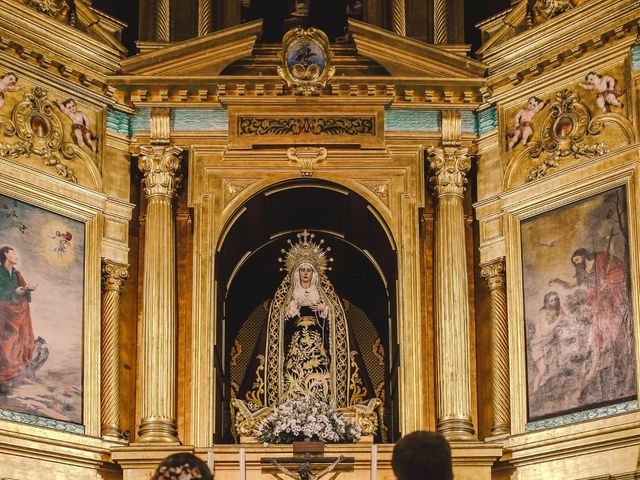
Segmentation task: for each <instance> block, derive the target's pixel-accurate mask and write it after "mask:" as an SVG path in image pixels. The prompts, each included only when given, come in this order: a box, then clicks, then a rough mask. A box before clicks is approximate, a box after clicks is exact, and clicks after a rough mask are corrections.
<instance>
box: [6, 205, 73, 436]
mask: <svg viewBox="0 0 640 480" xmlns="http://www.w3.org/2000/svg"><path fill="white" fill-rule="evenodd" d="M84 239H85V234H84V224H83V223H82V222H78V221H76V220H71V219H69V218H65V217H62V216H61V215H57V214H55V213H51V212H49V211H47V210H44V209H41V208H38V207H34V206H31V205H28V204H26V203H23V202H20V201H17V200H14V199H12V198H9V197H6V196H3V195H0V247H1V246H5V245H8V246H11V247H13V248H14V250H15V251H16V253H17V254H18V261H19V263H18V265H16V270H18V271H19V272H21V273H22V275H23V276H24V278H25V281H26V282H27V284H28V285H37V288H36V290H35V291H33V292H32V294H31V305H30V310H31V321H32V325H33V333H34V337H35V338H36V339H37V338H38V337H42V338H43V339H44V340H45V341H46V344H45V346H46V347H47V348H48V349H49V357H48V358H47V360H46V361H45V362H44V364H43V365H42V367H41V368H40V369H38V370H37V372H36V374H35V378H26V377H25V376H21V377H19V378H16V379H14V381H13V385H12V386H11V388H10V390H9V392H8V393H6V394H1V395H0V408H1V409H4V410H10V411H13V412H19V413H26V414H31V415H38V416H41V417H48V418H53V419H57V420H62V421H67V422H73V423H82V348H83V342H82V332H83V298H84V295H83V291H84Z"/></svg>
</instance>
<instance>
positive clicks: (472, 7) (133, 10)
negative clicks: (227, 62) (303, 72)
mask: <svg viewBox="0 0 640 480" xmlns="http://www.w3.org/2000/svg"><path fill="white" fill-rule="evenodd" d="M178 1H180V0H178ZM238 1H240V0H238ZM323 1H325V2H326V0H323ZM425 1H426V0H425ZM329 3H330V2H329ZM325 4H327V5H328V3H325ZM93 5H94V6H95V7H97V8H99V9H100V10H102V11H104V12H106V13H108V14H109V15H112V16H114V17H116V18H118V19H120V20H122V21H124V22H126V23H127V24H128V25H129V26H128V27H127V29H126V30H125V32H124V38H123V43H124V44H125V45H126V46H127V47H128V48H129V51H130V52H131V53H132V54H133V53H135V41H136V40H137V39H138V23H139V11H138V10H139V6H138V5H139V2H138V0H129V1H126V2H123V1H122V0H93ZM509 5H510V1H509V0H485V1H483V2H479V1H477V0H464V17H465V22H464V23H465V25H464V28H465V42H466V43H469V44H471V45H472V51H475V50H477V48H478V47H479V46H480V33H479V31H478V30H477V29H476V27H475V24H476V23H478V22H480V21H482V20H483V19H485V18H488V17H490V16H492V15H495V14H496V13H498V12H500V11H502V10H504V9H506V8H508V7H509ZM407 15H411V12H407ZM321 16H322V15H321ZM325 16H326V15H325ZM145 18H147V19H148V20H149V21H152V18H151V16H150V15H148V16H145Z"/></svg>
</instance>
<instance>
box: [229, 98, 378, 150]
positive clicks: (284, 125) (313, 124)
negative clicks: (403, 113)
mask: <svg viewBox="0 0 640 480" xmlns="http://www.w3.org/2000/svg"><path fill="white" fill-rule="evenodd" d="M305 110H310V113H308V114H306V115H292V114H291V113H290V112H291V108H289V107H287V106H280V105H279V106H271V107H268V106H265V107H256V106H253V107H250V106H247V105H238V106H230V107H229V143H230V147H231V148H251V147H253V146H255V145H286V144H290V145H291V144H293V145H305V144H306V145H317V144H325V145H326V144H343V145H344V144H350V145H361V146H363V147H370V148H371V147H380V148H381V147H382V146H383V145H384V107H383V106H377V105H376V106H366V107H365V106H352V105H350V106H349V107H348V109H345V105H343V104H337V103H336V104H333V103H331V105H315V104H314V105H308V106H307V108H305ZM345 110H346V112H347V113H346V114H345Z"/></svg>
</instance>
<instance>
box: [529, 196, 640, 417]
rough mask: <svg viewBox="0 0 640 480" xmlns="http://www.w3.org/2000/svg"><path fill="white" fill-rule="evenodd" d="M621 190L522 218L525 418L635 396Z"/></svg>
mask: <svg viewBox="0 0 640 480" xmlns="http://www.w3.org/2000/svg"><path fill="white" fill-rule="evenodd" d="M626 206H627V201H626V190H625V188H624V187H618V188H615V189H613V190H610V191H607V192H604V193H601V194H598V195H595V196H593V197H590V198H588V199H585V200H581V201H579V202H576V203H572V204H569V205H567V206H564V207H561V208H558V209H555V210H553V211H550V212H547V213H544V214H541V215H538V216H535V217H533V218H530V219H528V220H525V221H523V222H522V224H521V229H522V258H523V276H524V278H523V284H524V309H525V332H526V339H525V340H526V362H527V393H528V408H529V420H530V421H531V420H538V419H542V418H547V417H553V416H558V415H562V414H564V413H569V412H575V411H580V410H587V409H590V408H595V407H598V406H602V405H607V404H615V403H619V402H622V401H625V400H629V399H632V398H635V396H636V372H635V354H634V341H633V322H632V314H633V312H632V306H631V294H630V291H631V290H630V284H631V282H630V280H631V279H630V268H629V267H630V264H629V235H628V223H627V207H626Z"/></svg>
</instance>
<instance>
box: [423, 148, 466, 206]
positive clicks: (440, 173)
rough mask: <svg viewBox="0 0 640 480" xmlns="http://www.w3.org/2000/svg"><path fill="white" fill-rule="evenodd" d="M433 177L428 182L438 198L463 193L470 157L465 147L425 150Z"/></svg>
mask: <svg viewBox="0 0 640 480" xmlns="http://www.w3.org/2000/svg"><path fill="white" fill-rule="evenodd" d="M427 155H428V159H429V166H430V167H431V170H432V171H433V175H432V176H430V177H429V181H430V182H431V183H432V184H433V186H434V188H435V191H436V193H437V195H438V196H441V195H459V196H462V194H463V193H464V189H465V185H466V184H467V172H468V171H469V169H470V168H471V157H470V156H469V149H468V148H467V147H444V148H440V147H431V148H429V149H428V150H427Z"/></svg>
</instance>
